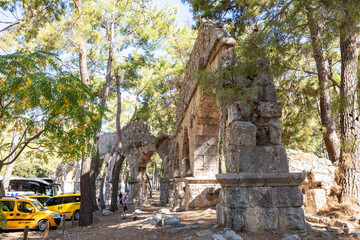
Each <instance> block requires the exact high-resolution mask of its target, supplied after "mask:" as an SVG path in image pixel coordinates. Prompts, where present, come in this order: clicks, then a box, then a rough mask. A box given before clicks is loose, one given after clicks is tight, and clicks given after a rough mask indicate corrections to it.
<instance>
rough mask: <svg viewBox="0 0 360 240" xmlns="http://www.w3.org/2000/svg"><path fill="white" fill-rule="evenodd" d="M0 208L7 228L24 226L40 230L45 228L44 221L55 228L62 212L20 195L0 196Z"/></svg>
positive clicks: (59, 221)
mask: <svg viewBox="0 0 360 240" xmlns="http://www.w3.org/2000/svg"><path fill="white" fill-rule="evenodd" d="M0 210H1V212H2V213H3V214H4V215H5V217H6V219H7V228H9V229H22V228H25V227H26V226H29V227H30V228H35V229H38V230H40V231H44V230H45V229H46V223H47V222H49V223H50V227H52V228H55V227H58V226H59V225H60V224H61V221H62V214H61V213H59V212H56V211H52V210H48V209H46V208H45V207H44V206H43V205H42V204H41V203H40V202H39V201H37V200H35V199H25V198H22V197H8V196H5V197H0Z"/></svg>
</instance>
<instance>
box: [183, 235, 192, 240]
mask: <svg viewBox="0 0 360 240" xmlns="http://www.w3.org/2000/svg"><path fill="white" fill-rule="evenodd" d="M191 239H193V236H187V237H185V238H184V240H191Z"/></svg>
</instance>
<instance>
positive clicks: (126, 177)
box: [125, 160, 129, 192]
mask: <svg viewBox="0 0 360 240" xmlns="http://www.w3.org/2000/svg"><path fill="white" fill-rule="evenodd" d="M125 164H126V165H125V169H126V174H125V192H126V191H129V188H128V181H129V170H128V161H127V160H126V162H125Z"/></svg>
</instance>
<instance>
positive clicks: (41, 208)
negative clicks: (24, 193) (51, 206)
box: [32, 201, 46, 211]
mask: <svg viewBox="0 0 360 240" xmlns="http://www.w3.org/2000/svg"><path fill="white" fill-rule="evenodd" d="M32 203H33V204H34V205H35V207H36V208H37V209H39V210H40V211H41V210H46V208H44V206H43V205H42V204H41V203H40V202H39V201H33V202H32Z"/></svg>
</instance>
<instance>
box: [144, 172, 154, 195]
mask: <svg viewBox="0 0 360 240" xmlns="http://www.w3.org/2000/svg"><path fill="white" fill-rule="evenodd" d="M146 180H147V181H148V182H149V191H150V198H152V186H151V181H150V177H149V175H147V174H146ZM145 191H146V189H144V192H145Z"/></svg>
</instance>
